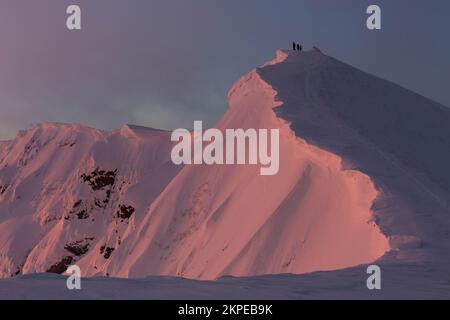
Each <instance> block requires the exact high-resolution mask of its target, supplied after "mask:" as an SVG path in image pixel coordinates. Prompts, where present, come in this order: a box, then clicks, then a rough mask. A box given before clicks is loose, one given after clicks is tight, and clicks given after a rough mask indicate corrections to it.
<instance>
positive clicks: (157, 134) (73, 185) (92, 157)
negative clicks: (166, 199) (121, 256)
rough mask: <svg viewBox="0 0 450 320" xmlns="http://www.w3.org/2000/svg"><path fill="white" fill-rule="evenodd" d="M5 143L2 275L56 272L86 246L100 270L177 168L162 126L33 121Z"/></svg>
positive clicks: (0, 195) (0, 199) (0, 168)
mask: <svg viewBox="0 0 450 320" xmlns="http://www.w3.org/2000/svg"><path fill="white" fill-rule="evenodd" d="M8 149H9V150H8V152H6V154H3V157H2V158H0V191H1V192H0V249H1V250H0V275H1V276H3V277H8V276H11V275H17V274H21V273H30V272H43V271H51V272H58V273H61V272H63V271H64V270H65V268H66V267H67V265H69V264H71V263H75V262H76V261H77V260H79V259H80V257H82V256H85V255H86V254H89V253H91V252H96V255H95V258H96V259H94V258H93V260H92V264H93V265H94V264H98V266H97V267H98V269H99V270H102V268H104V265H105V264H107V262H108V258H109V256H110V255H111V253H112V251H113V250H114V248H115V247H117V246H118V245H119V243H120V239H121V238H122V237H124V236H125V235H126V234H127V233H128V232H131V231H132V230H133V228H134V223H136V221H139V220H140V219H142V218H143V215H144V214H145V211H146V208H147V206H148V205H149V204H150V203H151V202H152V200H153V199H154V198H155V197H156V196H157V195H158V194H159V193H160V192H161V190H162V189H163V188H164V187H165V185H166V184H167V183H168V181H169V180H170V179H171V177H173V176H174V175H175V174H176V172H177V171H178V170H179V169H178V168H176V167H175V166H174V165H172V163H171V161H170V158H168V157H167V155H168V154H170V149H171V143H170V139H169V135H168V133H167V132H162V131H156V130H151V129H146V128H138V127H130V126H124V127H123V128H122V129H121V130H117V131H113V132H109V133H107V132H101V131H98V130H95V129H90V128H86V127H81V126H74V125H61V124H43V125H37V126H35V127H33V128H31V129H30V130H28V131H24V132H20V133H19V134H18V136H17V138H16V139H15V140H14V141H12V142H11V143H10V144H9V146H8ZM97 261H98V262H97Z"/></svg>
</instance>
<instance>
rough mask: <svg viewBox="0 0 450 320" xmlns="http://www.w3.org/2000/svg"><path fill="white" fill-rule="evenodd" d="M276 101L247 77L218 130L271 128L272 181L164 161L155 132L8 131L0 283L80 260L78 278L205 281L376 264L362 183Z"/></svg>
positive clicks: (381, 239)
mask: <svg viewBox="0 0 450 320" xmlns="http://www.w3.org/2000/svg"><path fill="white" fill-rule="evenodd" d="M283 59H284V56H283V54H282V53H280V56H279V57H278V59H276V60H274V61H272V62H271V63H269V65H273V66H275V65H277V64H279V65H282V64H283V63H281V64H280V62H282V61H283ZM276 96H277V92H276V91H274V90H273V88H272V87H271V86H270V85H269V84H268V83H267V82H266V81H264V80H262V79H261V77H260V76H259V71H258V70H253V71H251V72H250V73H249V74H247V75H246V76H244V77H243V78H242V79H241V80H239V81H238V82H237V83H236V84H235V85H234V86H233V88H232V89H231V91H230V94H229V105H230V106H229V110H228V111H227V113H226V114H225V115H224V117H223V118H222V119H221V120H220V121H219V123H218V124H217V126H216V127H217V128H219V129H220V130H225V129H226V128H244V129H247V128H254V129H273V128H277V129H279V130H280V171H279V173H278V174H277V175H274V176H261V175H260V172H259V166H256V165H215V166H206V165H202V166H185V167H175V166H174V165H173V164H172V163H171V161H170V150H171V147H172V143H171V142H170V135H169V133H168V132H163V131H156V130H151V129H145V128H138V127H130V126H124V127H123V128H122V129H121V130H117V131H113V132H102V131H98V130H94V129H90V128H83V127H80V126H70V125H58V124H45V125H38V126H35V127H33V128H32V129H30V130H28V131H24V132H21V133H19V135H18V137H17V138H16V139H15V140H14V141H12V142H9V143H7V144H5V147H2V149H1V150H2V151H1V155H2V158H0V168H1V169H0V185H1V186H2V187H1V188H2V193H1V196H0V248H1V256H0V272H1V275H2V276H3V277H7V276H11V275H18V274H25V273H34V272H44V271H50V272H57V273H61V272H63V271H64V270H65V268H66V267H67V265H69V264H73V263H77V264H78V265H79V266H80V267H81V269H82V272H83V274H84V275H87V276H93V275H111V276H119V277H142V276H147V275H178V276H184V277H189V278H200V279H214V278H217V277H220V276H221V275H224V274H233V275H255V274H267V273H304V272H311V271H316V270H333V269H339V268H345V267H349V266H353V265H358V264H362V263H368V262H371V261H374V260H376V259H377V258H379V257H381V256H382V255H383V254H384V253H385V252H386V251H388V250H389V245H388V240H387V238H386V237H385V236H384V235H383V234H382V233H381V232H380V230H379V228H378V226H377V225H376V224H375V222H374V220H373V216H372V211H371V207H372V203H373V201H374V200H375V198H376V197H377V191H376V188H375V186H374V185H373V183H372V181H371V179H370V178H369V177H368V176H367V175H365V174H362V173H361V172H358V171H355V170H343V168H342V161H341V159H340V158H339V157H338V156H336V155H334V154H332V153H329V152H327V151H324V150H321V149H319V148H317V147H315V146H313V145H310V144H308V143H307V142H306V141H305V140H303V139H302V138H300V137H297V136H295V134H294V132H293V131H292V130H291V129H290V127H289V125H288V124H287V123H286V122H285V121H283V120H281V119H280V118H278V117H277V116H276V114H275V112H274V109H273V108H274V107H277V106H279V105H280V102H278V101H276ZM5 150H6V151H5Z"/></svg>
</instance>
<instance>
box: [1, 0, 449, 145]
mask: <svg viewBox="0 0 450 320" xmlns="http://www.w3.org/2000/svg"><path fill="white" fill-rule="evenodd" d="M70 4H78V5H80V6H81V9H82V30H81V31H68V30H67V29H66V27H65V26H66V23H65V21H66V17H67V16H66V14H65V11H66V7H67V6H68V5H70ZM369 4H378V5H380V6H381V8H382V30H381V31H369V30H367V28H366V27H365V21H366V18H367V15H366V14H365V10H366V8H367V6H368V5H369ZM449 12H450V1H448V0H433V1H424V0H423V1H419V0H395V1H392V0H385V1H384V0H383V1H366V0H340V1H334V0H304V1H302V0H280V1H269V0H217V1H210V0H78V1H76V0H0V41H1V49H0V139H5V138H11V137H13V136H14V135H15V133H16V131H17V130H18V129H23V128H26V127H28V126H29V125H30V124H32V123H38V122H47V121H57V122H74V123H81V124H85V125H89V126H93V127H97V128H101V129H111V128H117V127H120V126H121V125H122V124H124V123H134V124H139V125H145V126H151V127H156V128H165V129H172V128H176V127H191V126H192V123H193V121H194V120H203V121H205V122H206V123H207V124H208V125H212V124H213V123H214V122H215V121H216V120H217V119H218V118H219V117H220V116H221V115H222V114H223V113H224V112H225V110H226V94H227V91H228V89H229V88H230V86H231V85H232V83H233V82H234V81H236V80H237V79H238V78H239V77H240V76H241V75H243V74H244V73H246V72H247V71H248V70H250V69H251V68H253V67H255V66H258V65H260V64H262V63H263V62H265V61H267V60H269V59H271V58H272V57H273V56H274V53H275V50H276V49H277V48H289V47H290V45H291V43H292V41H294V40H295V41H298V42H300V43H302V44H303V46H304V47H305V48H308V47H311V46H313V45H315V46H318V47H319V48H321V49H322V51H324V52H325V53H327V54H329V55H331V56H334V57H336V58H338V59H340V60H342V61H344V62H347V63H349V64H352V65H354V66H356V67H358V68H361V69H363V70H365V71H368V72H370V73H372V74H375V75H378V76H381V77H382V78H385V79H388V80H391V81H394V82H396V83H398V84H400V85H402V86H404V87H407V88H409V89H411V90H413V91H416V92H417V93H420V94H422V95H424V96H426V97H429V98H431V99H433V100H435V101H438V102H440V103H442V104H444V105H447V106H450V90H449V84H450V59H449V57H450V41H449V40H450V36H449V27H448V23H449V22H448V21H449V20H448V14H449Z"/></svg>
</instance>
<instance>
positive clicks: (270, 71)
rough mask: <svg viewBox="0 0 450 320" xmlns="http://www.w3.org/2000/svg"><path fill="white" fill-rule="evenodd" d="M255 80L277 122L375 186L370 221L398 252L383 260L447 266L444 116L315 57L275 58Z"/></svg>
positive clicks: (448, 130) (389, 86)
mask: <svg viewBox="0 0 450 320" xmlns="http://www.w3.org/2000/svg"><path fill="white" fill-rule="evenodd" d="M277 62H278V63H277ZM279 62H281V63H279ZM258 74H259V75H260V76H261V78H262V79H264V80H265V81H267V82H268V83H270V84H271V86H272V87H273V88H274V89H275V90H276V91H277V93H278V96H277V97H278V99H279V100H280V101H282V102H283V103H282V105H281V106H280V107H279V108H277V109H276V112H277V115H278V116H279V117H280V118H282V119H284V120H286V121H287V122H289V123H290V127H291V128H292V129H293V130H294V131H295V133H296V135H298V136H301V137H303V138H305V139H306V140H307V141H309V142H311V143H313V144H314V145H317V146H318V147H320V148H324V149H326V150H329V151H331V152H333V153H334V154H337V155H339V156H340V157H342V158H343V159H344V163H345V167H347V168H352V169H356V170H359V171H362V172H364V173H365V174H367V175H368V176H370V177H371V179H372V180H373V181H374V182H375V185H376V187H377V188H378V189H379V191H380V194H379V196H378V197H377V201H376V202H375V205H374V207H373V209H374V211H375V215H376V217H377V219H376V221H377V223H378V224H379V225H380V227H381V229H382V231H383V233H385V234H387V235H388V236H389V237H390V242H391V246H392V247H393V248H394V249H402V250H394V251H392V252H391V254H390V257H391V258H394V260H395V259H399V260H401V261H405V259H406V260H412V261H424V260H426V261H434V262H435V263H436V266H439V265H443V266H445V265H447V264H446V263H442V261H443V260H445V259H446V257H447V256H448V250H449V249H450V248H449V245H450V242H449V239H450V219H449V218H448V217H449V214H450V212H449V200H450V189H449V187H450V170H449V168H448V163H450V139H449V137H450V127H449V126H448V123H449V122H450V109H448V108H446V107H444V106H442V105H439V104H438V103H435V102H433V101H431V100H428V99H426V98H424V97H422V96H420V95H418V94H416V93H414V92H411V91H409V90H407V89H404V88H402V87H400V86H398V85H395V84H393V83H390V82H388V81H385V80H382V79H379V78H377V77H374V76H372V75H369V74H367V73H364V72H362V71H360V70H357V69H355V68H353V67H351V66H349V65H347V64H344V63H342V62H340V61H338V60H336V59H334V58H331V57H328V56H326V55H325V54H323V53H321V52H320V51H319V50H311V51H307V52H302V53H296V52H289V53H287V52H283V51H279V52H278V59H277V61H276V62H275V63H272V64H271V65H267V66H265V67H263V68H259V69H258ZM389 261H391V260H389Z"/></svg>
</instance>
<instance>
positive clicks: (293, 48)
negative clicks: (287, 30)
mask: <svg viewBox="0 0 450 320" xmlns="http://www.w3.org/2000/svg"><path fill="white" fill-rule="evenodd" d="M292 50H294V51H295V42H292Z"/></svg>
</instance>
